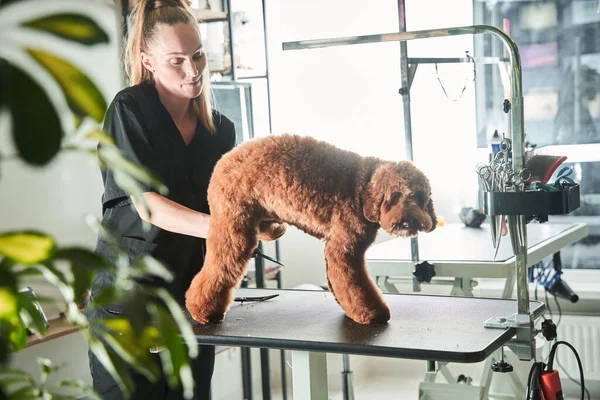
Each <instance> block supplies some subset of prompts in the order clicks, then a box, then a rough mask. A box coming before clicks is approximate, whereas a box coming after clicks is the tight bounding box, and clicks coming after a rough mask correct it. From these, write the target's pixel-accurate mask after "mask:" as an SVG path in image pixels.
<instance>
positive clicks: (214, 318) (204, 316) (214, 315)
mask: <svg viewBox="0 0 600 400" xmlns="http://www.w3.org/2000/svg"><path fill="white" fill-rule="evenodd" d="M186 307H187V309H188V311H189V312H190V315H191V316H192V318H194V320H195V321H197V322H199V323H201V324H208V323H211V322H219V321H222V320H223V319H224V318H225V312H215V311H213V312H211V311H208V310H206V308H203V307H198V306H196V305H192V304H191V303H189V302H186Z"/></svg>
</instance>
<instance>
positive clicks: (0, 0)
mask: <svg viewBox="0 0 600 400" xmlns="http://www.w3.org/2000/svg"><path fill="white" fill-rule="evenodd" d="M19 1H23V0H0V8H2V7H4V6H7V5H9V4H10V3H16V2H19Z"/></svg>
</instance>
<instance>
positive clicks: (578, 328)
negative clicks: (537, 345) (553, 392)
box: [542, 313, 600, 399]
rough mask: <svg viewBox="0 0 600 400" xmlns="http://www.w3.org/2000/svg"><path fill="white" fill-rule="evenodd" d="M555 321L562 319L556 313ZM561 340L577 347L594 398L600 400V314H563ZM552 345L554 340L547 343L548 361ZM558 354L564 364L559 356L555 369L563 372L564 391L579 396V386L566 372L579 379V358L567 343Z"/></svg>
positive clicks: (560, 327) (545, 351) (546, 353)
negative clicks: (598, 315)
mask: <svg viewBox="0 0 600 400" xmlns="http://www.w3.org/2000/svg"><path fill="white" fill-rule="evenodd" d="M553 321H554V323H556V322H558V316H557V315H556V313H555V314H554V318H553ZM558 340H559V341H561V340H564V341H565V342H569V343H570V344H571V345H573V347H575V350H577V353H579V357H580V358H581V363H582V365H583V372H584V377H585V386H586V387H587V389H588V390H589V391H590V394H591V396H592V399H600V317H595V316H594V317H592V316H571V315H563V317H562V319H561V321H560V325H559V326H558ZM552 344H553V342H552V343H547V344H546V346H544V350H543V352H542V354H543V359H544V361H547V358H548V354H549V353H550V348H551V346H552ZM557 353H558V361H559V362H560V365H558V363H557V360H556V358H555V359H554V368H555V369H557V370H558V371H559V373H560V378H561V383H562V386H563V391H564V392H565V394H567V395H569V396H577V398H579V397H578V396H579V391H580V388H579V386H577V385H576V384H575V383H573V382H571V381H570V380H569V378H568V377H567V375H566V373H568V374H569V375H570V376H571V377H572V378H575V379H577V380H579V368H578V366H577V360H576V358H575V356H574V355H573V352H572V351H571V350H570V349H569V348H568V347H567V346H565V345H559V346H558V350H557ZM565 372H566V373H565ZM586 398H587V397H586Z"/></svg>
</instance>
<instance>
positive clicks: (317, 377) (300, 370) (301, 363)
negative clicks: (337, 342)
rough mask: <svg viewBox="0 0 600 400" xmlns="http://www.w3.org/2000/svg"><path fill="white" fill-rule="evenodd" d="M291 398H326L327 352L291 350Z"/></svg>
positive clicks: (325, 399)
mask: <svg viewBox="0 0 600 400" xmlns="http://www.w3.org/2000/svg"><path fill="white" fill-rule="evenodd" d="M292 385H293V398H294V399H298V400H300V399H301V400H327V399H328V397H327V354H326V353H313V352H308V351H292Z"/></svg>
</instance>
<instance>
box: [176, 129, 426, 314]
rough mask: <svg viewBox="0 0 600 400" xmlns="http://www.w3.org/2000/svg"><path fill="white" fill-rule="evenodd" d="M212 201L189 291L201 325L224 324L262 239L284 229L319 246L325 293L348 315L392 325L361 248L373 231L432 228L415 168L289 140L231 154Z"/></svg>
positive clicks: (221, 165) (213, 185) (409, 232)
mask: <svg viewBox="0 0 600 400" xmlns="http://www.w3.org/2000/svg"><path fill="white" fill-rule="evenodd" d="M208 200H209V204H210V208H211V222H210V229H209V233H208V238H207V254H206V260H205V263H204V266H203V268H202V270H201V271H200V272H199V273H198V274H197V275H196V277H195V278H194V279H193V281H192V283H191V285H190V287H189V289H188V291H187V293H186V306H187V308H188V310H189V311H190V313H191V315H192V317H193V318H194V319H195V320H197V321H199V322H201V323H208V322H211V321H218V320H221V319H223V318H224V316H225V313H226V312H227V310H228V309H229V306H230V304H231V302H232V301H233V297H234V293H235V290H236V288H237V287H238V285H239V284H240V282H241V279H242V278H243V275H244V273H245V270H246V266H247V263H248V261H249V260H250V258H251V257H252V253H253V251H254V250H255V249H256V247H257V246H258V241H259V240H274V239H277V238H278V237H280V236H281V235H283V234H284V233H285V229H286V224H290V225H294V226H296V227H298V228H299V229H301V230H302V231H304V232H306V233H307V234H309V235H312V236H315V237H317V238H319V239H322V240H325V242H326V246H325V258H326V262H327V264H326V265H327V279H328V282H329V287H330V289H331V291H332V292H333V293H334V296H335V298H336V299H337V301H338V303H339V304H340V306H341V307H342V309H343V310H344V311H345V312H346V315H347V316H348V317H350V318H351V319H353V320H354V321H356V322H358V323H361V324H368V323H376V322H385V321H388V320H389V318H390V311H389V308H388V306H387V304H386V303H385V301H384V300H383V297H382V296H381V293H380V292H379V290H378V288H377V286H376V285H375V283H374V282H373V280H372V279H371V278H370V276H369V274H368V271H367V267H366V264H365V252H366V250H367V248H368V247H369V246H370V245H371V244H372V243H373V241H374V240H375V237H376V235H377V231H378V229H379V227H382V228H383V229H385V230H386V231H387V232H389V233H391V234H395V235H399V236H403V237H409V236H414V235H416V234H417V232H418V231H426V232H429V231H432V230H433V229H435V227H436V225H437V220H436V216H435V212H434V207H433V202H432V200H431V188H430V186H429V181H428V179H427V177H426V176H425V175H424V174H423V173H422V172H421V171H420V170H419V169H417V168H416V167H415V166H414V165H413V164H412V163H410V162H407V161H401V162H398V163H396V162H389V161H383V160H381V159H378V158H375V157H361V156H359V155H358V154H356V153H353V152H350V151H345V150H342V149H339V148H337V147H334V146H332V145H331V144H328V143H325V142H322V141H318V140H315V139H313V138H310V137H304V136H295V135H281V136H269V137H266V138H262V139H255V140H252V141H249V142H247V143H245V144H243V145H240V146H239V147H237V148H235V149H234V150H232V151H230V152H229V153H227V154H226V155H225V156H223V158H222V159H221V160H220V161H219V162H218V163H217V166H216V167H215V170H214V172H213V175H212V178H211V182H210V185H209V188H208Z"/></svg>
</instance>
